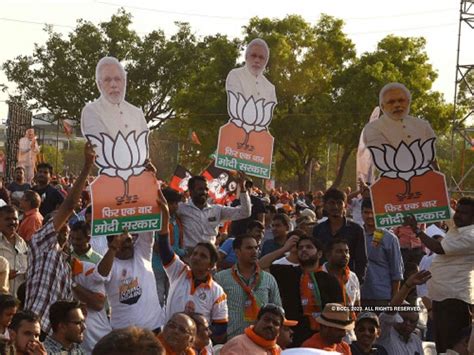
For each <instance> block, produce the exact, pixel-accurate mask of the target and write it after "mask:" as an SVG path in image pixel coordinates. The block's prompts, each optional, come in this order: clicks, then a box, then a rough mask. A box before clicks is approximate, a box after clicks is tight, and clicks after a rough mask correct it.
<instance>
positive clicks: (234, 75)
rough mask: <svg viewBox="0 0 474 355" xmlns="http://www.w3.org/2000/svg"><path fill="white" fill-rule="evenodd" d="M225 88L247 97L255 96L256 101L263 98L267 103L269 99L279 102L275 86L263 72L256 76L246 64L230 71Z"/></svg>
mask: <svg viewBox="0 0 474 355" xmlns="http://www.w3.org/2000/svg"><path fill="white" fill-rule="evenodd" d="M225 89H226V91H232V92H233V93H241V94H242V95H243V96H244V97H245V98H246V99H248V98H249V97H250V96H253V98H254V99H255V101H256V100H258V99H262V98H263V99H265V103H267V102H269V101H273V102H275V103H277V98H276V93H275V86H274V85H273V84H272V83H271V82H270V81H268V79H267V78H265V77H264V76H263V75H262V74H260V75H258V76H255V75H253V74H252V73H250V71H249V70H248V69H247V67H246V66H243V67H241V68H237V69H232V70H231V71H230V72H229V74H228V75H227V79H226V82H225Z"/></svg>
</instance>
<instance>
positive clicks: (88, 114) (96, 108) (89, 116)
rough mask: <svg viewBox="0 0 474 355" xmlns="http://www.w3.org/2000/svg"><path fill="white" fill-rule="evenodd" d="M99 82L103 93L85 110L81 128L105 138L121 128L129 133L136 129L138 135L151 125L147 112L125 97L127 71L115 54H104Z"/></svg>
mask: <svg viewBox="0 0 474 355" xmlns="http://www.w3.org/2000/svg"><path fill="white" fill-rule="evenodd" d="M95 78H96V84H97V87H98V88H99V92H100V97H99V98H98V99H97V100H95V101H94V102H91V103H88V104H87V105H86V106H85V107H84V109H83V110H82V116H81V129H82V133H83V134H84V136H87V135H93V136H95V137H96V138H98V139H101V136H100V134H101V133H104V134H107V135H109V136H110V137H111V138H112V139H115V137H116V136H117V134H118V133H119V132H120V133H122V134H123V135H124V137H126V136H127V135H128V134H129V133H130V132H132V131H135V138H137V137H138V135H139V134H140V133H142V132H143V131H147V132H148V126H147V123H146V120H145V116H144V115H143V112H142V110H141V109H139V108H138V107H135V106H133V105H131V104H129V103H128V102H127V101H125V90H126V86H127V72H126V71H125V69H124V68H123V66H122V64H120V62H119V61H118V60H117V59H116V58H114V57H104V58H102V59H101V60H99V62H98V63H97V67H96V70H95Z"/></svg>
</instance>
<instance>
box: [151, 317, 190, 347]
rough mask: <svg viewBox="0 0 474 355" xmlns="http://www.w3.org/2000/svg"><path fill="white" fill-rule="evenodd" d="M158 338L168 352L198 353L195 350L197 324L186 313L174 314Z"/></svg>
mask: <svg viewBox="0 0 474 355" xmlns="http://www.w3.org/2000/svg"><path fill="white" fill-rule="evenodd" d="M157 338H158V340H159V341H160V343H161V345H163V347H164V348H165V350H166V354H183V355H194V354H196V353H195V352H194V350H193V343H194V339H195V338H196V324H195V323H194V321H193V320H192V318H191V317H190V316H188V315H187V314H185V313H181V312H180V313H175V314H173V316H172V317H171V318H170V320H169V321H168V322H167V323H166V325H165V327H164V328H163V331H162V332H161V333H160V334H158V335H157Z"/></svg>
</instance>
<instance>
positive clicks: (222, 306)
mask: <svg viewBox="0 0 474 355" xmlns="http://www.w3.org/2000/svg"><path fill="white" fill-rule="evenodd" d="M165 272H166V275H167V276H168V278H169V281H170V290H169V294H168V299H167V303H166V321H165V323H166V322H167V321H168V320H169V319H170V318H171V316H172V315H173V314H175V313H177V312H184V311H185V310H186V311H190V312H197V313H201V314H202V315H203V316H204V317H206V318H207V320H208V322H209V323H210V324H211V323H227V322H228V309H227V295H226V294H225V293H224V290H223V289H222V287H221V286H220V285H219V284H218V283H217V282H215V281H214V280H213V279H212V277H210V276H209V279H208V280H207V282H204V283H202V284H200V285H199V286H198V287H197V288H194V281H193V277H192V273H191V269H190V268H189V266H188V265H186V264H185V263H183V262H182V261H181V259H180V258H179V257H177V256H176V255H174V257H173V260H172V261H171V262H170V263H169V264H168V265H165Z"/></svg>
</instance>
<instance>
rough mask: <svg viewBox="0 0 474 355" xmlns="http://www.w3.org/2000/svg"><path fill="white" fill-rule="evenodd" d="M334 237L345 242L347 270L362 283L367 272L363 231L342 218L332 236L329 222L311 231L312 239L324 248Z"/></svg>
mask: <svg viewBox="0 0 474 355" xmlns="http://www.w3.org/2000/svg"><path fill="white" fill-rule="evenodd" d="M335 236H337V237H338V238H342V239H345V240H347V244H348V246H349V253H350V255H351V256H350V260H349V268H350V269H351V270H352V271H354V272H355V274H356V275H357V277H358V278H359V282H360V283H361V284H362V283H364V278H365V272H366V271H367V245H366V243H365V234H364V229H363V228H362V227H361V226H360V225H358V224H357V223H355V222H354V221H352V220H350V219H348V218H344V224H343V225H342V227H341V228H340V229H339V230H338V231H337V232H336V234H334V235H333V234H332V233H331V225H330V224H329V220H326V221H324V222H322V223H320V224H318V225H317V226H316V227H314V229H313V237H315V238H316V239H318V240H319V241H321V242H322V243H323V246H324V248H326V246H327V244H328V243H329V241H330V240H331V239H332V238H334V237H335Z"/></svg>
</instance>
